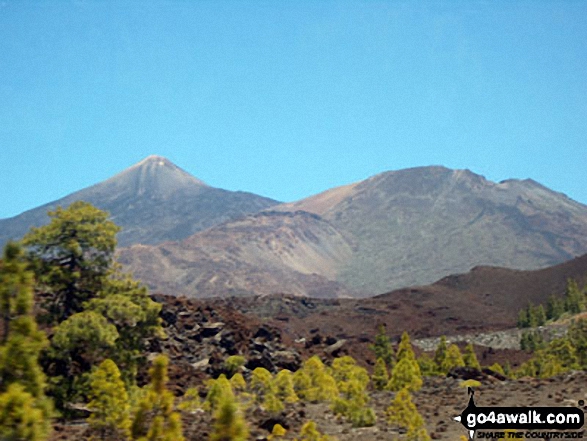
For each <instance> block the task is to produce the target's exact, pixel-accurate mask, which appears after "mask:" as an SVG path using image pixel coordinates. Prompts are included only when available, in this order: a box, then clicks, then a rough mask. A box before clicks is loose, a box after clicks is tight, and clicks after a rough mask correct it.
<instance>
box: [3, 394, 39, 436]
mask: <svg viewBox="0 0 587 441" xmlns="http://www.w3.org/2000/svg"><path fill="white" fill-rule="evenodd" d="M0 439H2V440H6V441H43V440H45V439H47V426H46V419H45V416H44V415H43V411H42V410H41V409H39V408H37V406H36V400H35V398H34V397H33V396H32V395H31V394H30V393H28V392H26V391H25V388H24V387H23V386H22V385H21V384H19V383H12V384H10V385H9V386H8V388H7V389H6V391H5V392H3V393H1V394H0Z"/></svg>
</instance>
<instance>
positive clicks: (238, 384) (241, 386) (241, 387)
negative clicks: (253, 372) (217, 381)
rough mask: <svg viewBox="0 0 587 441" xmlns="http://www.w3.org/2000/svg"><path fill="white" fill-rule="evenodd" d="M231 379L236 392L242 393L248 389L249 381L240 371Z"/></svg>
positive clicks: (231, 384)
mask: <svg viewBox="0 0 587 441" xmlns="http://www.w3.org/2000/svg"><path fill="white" fill-rule="evenodd" d="M229 381H230V387H231V388H232V390H233V391H234V392H235V393H241V392H244V391H246V390H247V382H246V381H245V377H243V374H241V373H240V372H239V373H236V374H234V375H233V376H232V377H231V378H230V380H229Z"/></svg>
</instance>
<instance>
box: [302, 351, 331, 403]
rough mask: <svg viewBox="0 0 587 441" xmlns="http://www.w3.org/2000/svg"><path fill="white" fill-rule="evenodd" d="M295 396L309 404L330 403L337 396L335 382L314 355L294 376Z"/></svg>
mask: <svg viewBox="0 0 587 441" xmlns="http://www.w3.org/2000/svg"><path fill="white" fill-rule="evenodd" d="M294 388H295V391H296V394H297V395H298V396H300V397H302V398H304V399H306V400H308V401H310V402H313V403H316V402H320V401H332V400H333V399H334V398H336V397H337V396H338V388H337V386H336V380H335V379H334V378H333V377H332V376H331V375H330V374H329V373H328V371H327V370H326V367H325V366H324V363H322V360H320V358H319V357H318V356H316V355H314V356H313V357H310V358H309V359H308V360H306V361H305V362H304V364H303V366H302V369H300V370H298V371H297V372H296V373H295V375H294Z"/></svg>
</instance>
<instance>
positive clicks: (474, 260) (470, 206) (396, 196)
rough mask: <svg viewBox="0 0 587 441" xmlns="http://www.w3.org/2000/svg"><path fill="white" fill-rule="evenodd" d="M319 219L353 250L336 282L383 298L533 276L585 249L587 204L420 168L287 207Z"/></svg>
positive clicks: (533, 186)
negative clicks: (484, 268)
mask: <svg viewBox="0 0 587 441" xmlns="http://www.w3.org/2000/svg"><path fill="white" fill-rule="evenodd" d="M274 209H278V210H305V211H308V212H312V213H315V214H318V215H320V216H322V217H323V218H324V219H325V220H328V221H329V222H330V223H331V224H332V225H333V226H334V227H335V228H336V229H337V230H338V231H340V232H341V233H342V234H345V235H346V237H349V238H352V240H353V242H354V243H355V244H356V248H355V251H354V253H353V255H352V257H351V258H350V259H349V260H348V261H346V262H345V264H344V265H341V266H340V267H338V272H337V276H336V278H335V280H337V281H338V282H340V283H343V284H345V285H347V286H349V287H350V288H353V289H357V290H360V291H363V292H368V293H373V294H375V293H380V292H385V291H388V290H389V289H392V288H399V287H402V286H410V285H421V284H426V283H431V282H433V281H434V280H437V279H439V278H441V277H444V276H446V275H449V274H455V273H462V272H465V271H468V270H469V269H470V268H472V267H473V266H476V265H496V266H504V267H509V268H517V269H536V268H541V267H545V266H549V265H554V264H557V263H560V262H562V261H565V260H568V259H571V258H573V257H575V256H578V255H581V254H583V253H586V252H587V206H585V205H582V204H580V203H578V202H575V201H573V200H571V199H569V198H568V197H567V196H565V195H563V194H561V193H557V192H554V191H552V190H549V189H548V188H546V187H544V186H542V185H540V184H538V183H537V182H535V181H532V180H523V181H520V180H507V181H503V182H500V183H495V182H491V181H488V180H486V179H485V178H484V177H482V176H479V175H476V174H474V173H472V172H470V171H469V170H450V169H447V168H444V167H420V168H412V169H406V170H400V171H392V172H386V173H382V174H379V175H376V176H373V177H371V178H369V179H367V180H365V181H362V182H359V183H356V184H351V185H347V186H344V187H339V188H335V189H332V190H328V191H326V192H324V193H321V194H318V195H316V196H312V197H310V198H307V199H304V200H301V201H298V202H295V203H291V204H284V205H281V206H279V207H277V208H274Z"/></svg>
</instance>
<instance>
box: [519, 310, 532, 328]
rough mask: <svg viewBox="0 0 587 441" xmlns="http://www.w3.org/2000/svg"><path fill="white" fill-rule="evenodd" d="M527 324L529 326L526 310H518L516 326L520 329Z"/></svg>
mask: <svg viewBox="0 0 587 441" xmlns="http://www.w3.org/2000/svg"><path fill="white" fill-rule="evenodd" d="M529 326H530V321H529V319H528V310H527V309H521V310H520V312H518V328H520V329H522V328H527V327H529Z"/></svg>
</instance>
